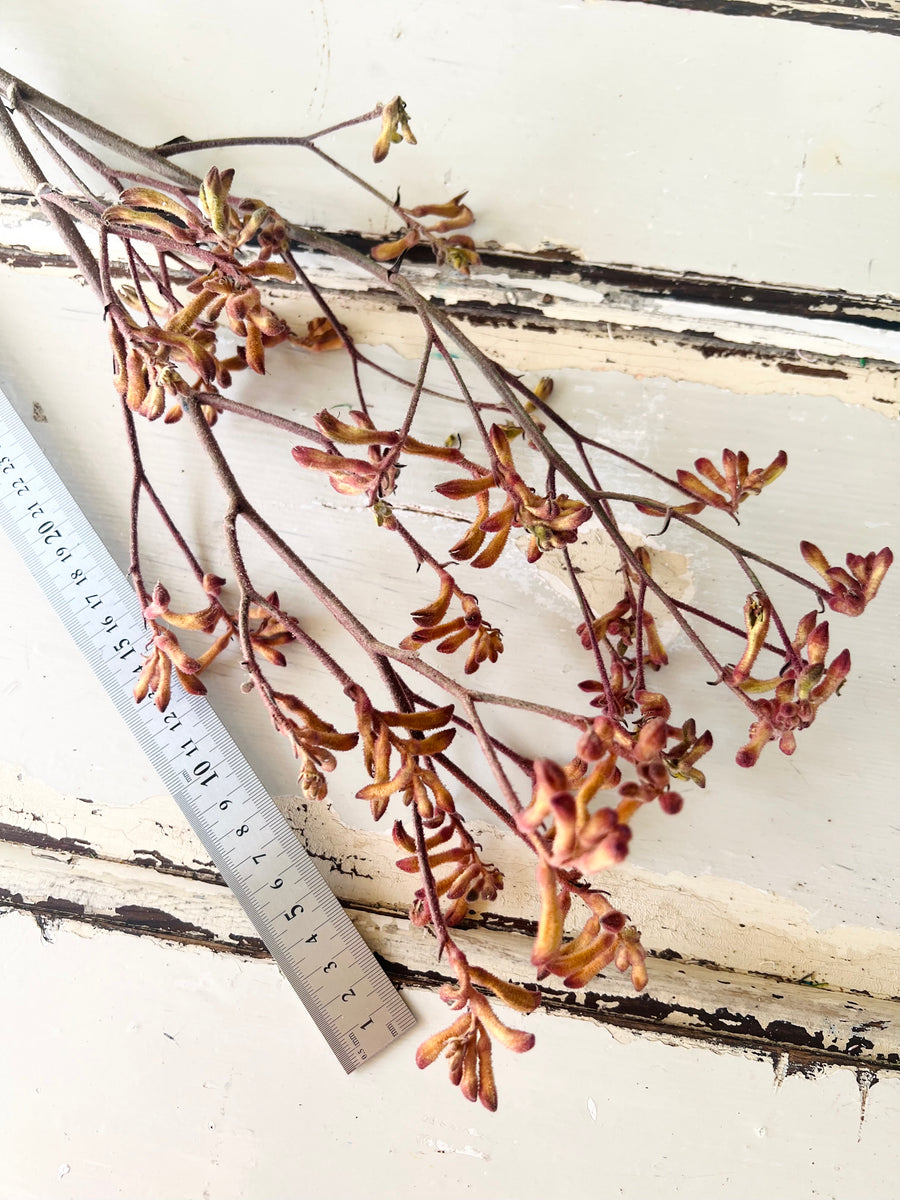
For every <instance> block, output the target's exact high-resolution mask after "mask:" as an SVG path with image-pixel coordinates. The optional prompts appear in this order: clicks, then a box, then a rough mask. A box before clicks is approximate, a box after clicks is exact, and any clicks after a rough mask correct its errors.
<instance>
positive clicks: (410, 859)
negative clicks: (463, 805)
mask: <svg viewBox="0 0 900 1200" xmlns="http://www.w3.org/2000/svg"><path fill="white" fill-rule="evenodd" d="M443 816H444V814H442V818H443ZM392 832H393V838H394V842H395V844H396V845H397V846H398V847H399V848H400V849H401V850H406V851H407V857H405V858H401V859H398V861H397V866H398V867H399V869H400V870H401V871H406V872H408V873H409V874H413V875H414V874H416V873H419V872H421V871H422V868H423V863H422V861H421V860H420V858H419V855H418V852H417V847H416V843H415V841H414V840H413V838H412V837H411V836H410V834H409V833H407V831H406V829H405V828H404V827H403V822H402V821H395V822H394V828H393V831H392ZM454 835H456V837H457V838H458V845H456V846H448V845H447V843H448V842H449V841H450V840H451V839H452V838H453V837H454ZM425 859H426V861H427V865H428V869H429V870H430V871H431V872H432V873H433V872H434V871H437V870H442V869H443V868H444V867H449V868H450V870H449V872H448V873H447V874H446V875H444V876H443V877H442V878H437V876H435V880H434V885H435V886H434V891H435V895H436V896H437V897H438V898H439V899H440V898H444V899H446V900H447V901H449V905H448V907H447V908H445V909H443V918H444V921H445V923H446V924H447V925H448V926H449V927H450V928H452V927H453V926H454V925H459V924H460V923H461V922H462V921H464V920H465V919H466V917H467V916H468V912H469V905H470V904H475V903H476V902H478V901H479V900H484V901H491V900H496V899H497V894H498V892H499V891H500V890H501V889H502V887H503V875H502V874H501V872H500V871H498V870H497V868H496V867H495V866H494V865H493V864H492V863H486V862H484V861H483V860H482V858H481V856H480V855H479V853H478V846H477V844H476V843H475V841H474V840H473V839H472V838H471V837H470V836H469V834H468V833H467V832H466V829H465V826H464V825H463V824H462V822H461V821H460V820H459V818H458V817H457V816H456V814H455V813H453V814H450V815H448V819H445V820H443V824H442V825H440V826H439V828H438V831H437V833H433V834H431V835H430V837H428V838H426V839H425ZM410 919H411V920H412V922H413V924H414V925H427V924H429V923H430V921H431V916H430V914H429V912H428V903H427V895H426V892H425V888H424V887H422V888H419V890H418V891H417V892H416V894H415V898H414V899H413V903H412V906H411V908H410Z"/></svg>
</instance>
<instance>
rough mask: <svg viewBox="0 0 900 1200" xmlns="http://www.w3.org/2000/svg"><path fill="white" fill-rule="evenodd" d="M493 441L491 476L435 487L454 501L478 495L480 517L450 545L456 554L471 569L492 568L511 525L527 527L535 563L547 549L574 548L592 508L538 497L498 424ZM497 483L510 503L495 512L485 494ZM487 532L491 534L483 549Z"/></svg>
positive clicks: (560, 498) (529, 555)
mask: <svg viewBox="0 0 900 1200" xmlns="http://www.w3.org/2000/svg"><path fill="white" fill-rule="evenodd" d="M490 440H491V448H492V450H493V459H492V466H493V470H492V473H491V474H490V475H488V474H483V475H481V476H476V477H475V478H471V479H451V480H449V481H448V482H447V483H441V484H438V485H437V487H436V488H435V491H436V492H439V493H440V495H442V496H446V497H447V498H448V499H451V500H461V499H464V498H465V497H468V496H474V497H476V499H477V501H478V515H477V516H476V518H475V520H474V521H473V522H472V524H471V525H470V527H469V529H468V531H467V532H466V534H465V536H464V537H463V538H462V539H461V540H460V541H459V542H457V544H456V545H455V546H453V547H451V549H450V553H451V554H452V555H453V557H454V558H455V559H459V560H466V559H471V560H472V566H473V567H481V568H484V567H491V566H493V565H494V563H495V562H496V561H497V559H498V558H499V557H500V555H501V553H502V552H503V548H504V547H505V545H506V543H507V540H508V539H509V535H510V532H511V530H513V529H524V530H525V531H526V532H527V533H528V534H529V535H530V537H529V542H528V549H527V553H526V557H527V558H528V561H529V562H530V563H533V562H537V560H538V559H539V558H540V557H541V555H542V554H545V553H546V552H547V551H548V550H556V549H559V548H560V547H561V546H570V545H571V544H572V543H573V542H574V541H575V540H576V539H577V537H578V532H577V531H578V529H579V527H580V526H581V525H583V524H584V523H585V521H588V520H590V518H591V510H590V508H589V507H588V506H587V505H586V504H583V503H581V502H580V501H578V500H571V499H570V498H569V497H568V496H538V495H537V493H536V492H533V491H532V490H531V488H529V487H528V486H527V484H526V483H525V481H524V480H523V479H522V477H521V475H520V474H519V473H518V471H517V470H516V469H515V464H514V463H513V457H512V450H511V449H510V445H509V438H508V437H507V435H506V432H505V431H504V430H503V429H502V428H501V427H500V426H499V425H492V426H491V430H490ZM494 487H497V488H501V489H502V490H503V491H504V492H506V501H505V503H504V504H503V507H502V508H500V509H499V510H498V511H497V512H494V513H491V512H490V508H489V502H488V496H487V493H488V492H489V490H490V489H491V488H494ZM489 533H491V534H493V537H492V538H491V540H490V542H488V544H487V546H486V547H485V548H484V549H483V550H481V546H482V544H483V542H484V540H485V537H486V535H487V534H489ZM479 550H480V551H481V552H480V553H478V551H479ZM476 555H477V556H476Z"/></svg>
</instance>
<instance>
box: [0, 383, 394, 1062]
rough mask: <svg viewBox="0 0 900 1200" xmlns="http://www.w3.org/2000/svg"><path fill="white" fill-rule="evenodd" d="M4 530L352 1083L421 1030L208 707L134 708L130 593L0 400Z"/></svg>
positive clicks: (198, 700) (182, 701)
mask: <svg viewBox="0 0 900 1200" xmlns="http://www.w3.org/2000/svg"><path fill="white" fill-rule="evenodd" d="M0 525H2V526H3V528H4V529H5V530H6V532H7V534H8V535H9V537H10V540H11V541H12V543H13V545H14V546H15V547H16V549H17V550H18V551H19V553H20V555H21V556H22V558H23V560H24V561H25V563H26V565H27V566H28V567H29V569H30V570H31V573H32V574H33V575H34V577H35V579H36V581H37V583H38V584H39V586H40V587H41V589H42V591H43V592H44V594H45V595H46V596H47V599H48V600H49V601H50V603H51V605H52V606H53V608H54V610H55V612H56V614H57V616H58V617H59V618H60V619H61V620H62V622H63V624H64V625H65V626H66V628H67V629H68V630H69V633H70V634H71V635H72V637H73V638H74V640H75V642H76V644H77V645H78V648H79V649H80V650H81V652H82V654H83V655H84V657H85V658H86V659H87V660H88V662H89V663H90V665H91V667H92V668H93V670H94V673H95V674H96V675H97V677H98V679H99V680H100V682H101V684H102V685H103V687H104V689H105V690H106V692H107V694H108V695H109V697H110V699H111V700H112V702H113V704H114V705H115V706H116V708H117V709H118V711H119V714H120V715H121V716H122V718H123V719H124V721H125V722H126V724H127V725H128V727H129V728H130V729H131V732H132V733H133V734H134V736H135V738H136V739H137V741H138V743H139V744H140V746H141V748H142V749H143V751H144V753H145V754H146V755H147V757H148V758H149V759H150V762H151V763H152V765H153V767H154V768H155V770H156V772H157V774H158V775H159V777H160V779H161V780H162V782H163V784H164V785H165V787H166V788H167V790H168V791H169V792H170V794H171V795H172V796H173V797H174V798H175V800H177V802H178V804H179V806H180V807H181V809H182V811H183V812H184V815H185V816H186V817H187V819H188V821H189V822H190V824H191V826H192V828H193V829H194V832H195V833H196V834H197V836H198V837H199V838H200V841H201V842H202V843H203V845H204V847H205V849H206V851H207V853H208V854H209V856H210V858H211V859H212V861H213V862H214V863H215V865H216V867H217V868H218V870H219V872H220V874H221V875H222V877H223V878H224V880H225V882H226V883H227V884H228V886H229V887H230V888H231V890H232V891H233V892H234V894H235V896H236V897H237V898H238V900H239V901H240V903H241V905H242V906H243V908H244V910H245V911H246V913H247V915H248V917H249V918H250V920H251V921H252V922H253V924H254V926H255V927H256V929H257V931H258V933H259V935H260V937H261V938H262V940H263V942H265V944H266V946H267V948H268V950H269V952H270V953H271V955H272V957H273V958H274V959H275V961H276V962H277V963H278V965H279V967H280V968H281V970H282V972H283V973H284V975H285V976H286V977H287V980H288V982H289V983H290V984H291V986H292V987H293V989H294V991H295V992H296V993H297V995H298V996H299V997H300V999H301V1000H302V1001H303V1004H304V1005H305V1007H306V1009H307V1010H308V1012H309V1014H310V1016H311V1017H312V1019H313V1021H314V1022H315V1023H316V1025H317V1026H318V1028H319V1030H320V1032H321V1033H322V1035H323V1037H324V1038H325V1040H326V1042H327V1043H328V1045H329V1046H330V1047H331V1049H332V1051H333V1052H334V1054H335V1055H336V1057H337V1059H338V1061H339V1062H340V1063H341V1065H342V1066H343V1068H344V1070H345V1071H347V1072H350V1071H352V1070H354V1069H355V1068H356V1067H357V1066H359V1064H360V1063H363V1062H365V1061H366V1060H367V1059H369V1058H371V1057H372V1055H373V1054H376V1053H377V1052H378V1051H379V1050H381V1049H384V1048H385V1047H386V1046H388V1045H390V1044H391V1043H392V1042H393V1041H394V1040H395V1039H396V1038H398V1037H400V1035H401V1034H403V1033H405V1032H406V1031H407V1030H408V1029H410V1028H411V1027H412V1026H413V1025H414V1024H415V1017H414V1016H413V1015H412V1013H411V1012H410V1011H409V1009H408V1008H407V1006H406V1005H405V1004H404V1002H403V1001H402V1000H401V998H400V996H399V994H398V993H397V991H396V990H395V988H394V987H393V985H392V984H391V982H390V980H389V979H388V977H387V976H386V975H385V973H384V971H383V970H382V969H381V967H380V966H379V964H378V963H377V962H376V960H375V958H374V956H373V954H372V952H371V950H369V948H368V947H367V946H366V944H365V942H363V940H362V938H361V937H360V936H359V934H358V933H357V931H356V928H355V926H354V925H353V922H352V921H351V920H350V918H349V917H348V916H347V914H346V913H345V912H344V910H343V908H342V907H341V905H340V904H339V903H338V901H337V899H336V898H335V896H334V894H333V893H332V892H331V890H330V888H329V887H328V885H327V884H326V883H325V881H324V879H323V878H322V876H321V875H320V874H319V872H318V870H317V868H316V865H315V863H314V862H313V861H312V859H311V858H310V857H309V855H308V854H307V853H306V851H305V850H304V849H303V847H302V846H301V844H300V843H299V842H298V841H297V838H296V836H295V834H294V832H293V830H292V829H291V827H290V825H288V823H287V821H286V820H285V818H284V817H283V816H282V814H281V813H280V811H279V810H278V808H277V807H276V805H275V803H274V801H273V800H272V799H271V797H270V796H269V795H268V794H267V792H266V791H265V789H264V788H263V786H262V784H261V783H260V781H259V780H258V779H257V777H256V775H255V774H254V772H253V771H252V770H251V768H250V766H249V764H248V763H247V761H246V759H245V758H244V757H243V755H242V754H241V752H240V751H239V750H238V748H237V746H236V745H235V743H234V742H233V740H232V738H231V735H230V734H229V733H228V731H227V730H226V729H225V727H224V726H223V725H222V723H221V721H220V720H219V718H218V717H217V716H216V714H215V713H214V712H213V710H212V708H211V707H210V705H209V703H208V702H207V701H206V700H205V699H203V698H202V697H197V696H188V695H187V693H186V692H184V690H183V689H182V688H181V687H180V685H179V684H178V682H177V680H176V679H174V678H173V680H172V703H171V704H170V705H169V708H168V709H167V711H166V712H165V713H161V712H159V711H158V710H157V708H156V707H155V705H154V704H153V699H152V697H151V696H148V697H147V698H146V699H145V700H143V701H142V702H141V703H140V704H135V701H134V696H133V694H132V688H133V687H134V682H135V675H136V673H137V672H139V671H140V669H141V658H142V654H143V653H144V652H145V651H146V648H147V646H148V642H149V635H148V631H147V628H146V626H145V624H144V620H143V617H142V615H141V612H140V608H139V605H138V601H137V598H136V596H135V593H134V589H133V588H132V587H131V584H130V583H129V582H128V580H127V579H126V578H125V576H124V575H123V574H122V572H121V571H120V570H119V568H118V567H117V566H116V564H115V563H114V562H113V559H112V557H111V556H110V554H109V552H108V551H107V549H106V547H105V546H104V545H103V543H102V542H101V541H100V538H99V537H98V536H97V534H96V533H95V532H94V530H93V528H92V527H91V525H90V524H89V522H88V520H87V518H86V517H85V516H84V514H83V513H82V511H81V509H80V508H79V507H78V505H77V504H76V503H75V501H74V499H73V498H72V496H71V495H70V493H69V492H68V490H67V488H66V487H65V485H64V484H63V482H62V480H61V479H60V478H59V476H58V475H57V474H56V472H55V470H54V469H53V467H52V466H51V465H50V463H49V462H48V460H47V458H46V457H45V455H44V454H43V452H42V451H41V449H40V447H39V446H38V445H37V443H36V442H35V440H34V438H33V437H32V435H31V433H30V432H29V431H28V430H27V429H26V427H25V425H24V424H23V423H22V421H21V419H20V418H19V416H18V414H17V413H16V412H15V410H14V409H13V407H12V405H11V404H10V402H9V400H8V399H7V397H6V396H5V395H4V393H3V391H2V390H0Z"/></svg>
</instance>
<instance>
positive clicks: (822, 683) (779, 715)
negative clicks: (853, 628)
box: [732, 600, 850, 767]
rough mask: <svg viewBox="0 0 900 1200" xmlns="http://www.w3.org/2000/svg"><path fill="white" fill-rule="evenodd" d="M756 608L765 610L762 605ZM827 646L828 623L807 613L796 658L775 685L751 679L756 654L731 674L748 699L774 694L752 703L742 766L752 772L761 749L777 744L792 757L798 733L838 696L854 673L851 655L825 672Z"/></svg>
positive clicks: (740, 755) (846, 653) (846, 654)
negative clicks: (850, 674) (772, 743)
mask: <svg viewBox="0 0 900 1200" xmlns="http://www.w3.org/2000/svg"><path fill="white" fill-rule="evenodd" d="M755 603H756V604H757V605H758V606H759V607H762V606H761V605H759V601H758V600H756V601H755ZM748 604H749V601H748ZM763 624H765V625H766V626H767V625H768V619H767V618H766V619H765V620H764V621H763V620H762V619H760V620H759V621H758V622H757V626H756V628H759V627H760V626H761V625H763ZM828 643H829V629H828V622H827V621H822V622H817V613H816V612H815V611H813V612H809V613H807V614H806V616H804V617H801V619H800V623H799V625H798V626H797V633H796V635H795V636H794V639H793V642H792V643H791V649H792V651H793V655H792V656H791V658H790V659H789V661H788V663H787V665H786V666H785V668H784V669H783V670H782V672H781V674H780V675H777V676H776V677H775V678H773V679H754V678H753V677H752V676H751V675H750V674H749V667H750V666H752V661H753V658H755V654H754V655H752V657H750V656H748V655H747V654H745V656H744V659H742V663H745V664H746V662H747V660H748V657H749V665H745V666H744V668H743V669H740V671H739V668H735V669H734V671H732V679H733V680H735V681H737V682H739V684H740V687H741V690H742V691H744V692H746V693H747V694H748V695H755V694H758V693H763V692H768V691H771V692H772V693H773V695H772V697H771V698H769V697H765V698H763V699H760V700H754V701H753V702H752V708H753V710H754V712H755V714H756V720H755V721H754V722H753V723H752V724H751V726H750V733H749V740H748V742H747V743H746V745H744V746H742V747H741V748H740V750H738V752H737V757H736V761H737V764H738V766H741V767H752V766H754V764H755V763H756V761H757V759H758V758H759V756H760V753H761V752H762V750H763V748H764V747H765V746H766V745H767V744H768V743H769V742H772V741H775V739H776V738H777V739H778V748H779V749H780V750H781V752H782V754H793V753H794V750H795V749H796V747H797V733H798V732H799V731H800V730H801V729H808V728H809V726H810V725H811V724H812V723H813V721H814V720H815V718H816V713H817V712H818V710H819V708H820V706H821V705H822V704H824V703H825V701H826V700H828V699H829V697H831V696H833V695H835V694H836V693H837V692H838V691H839V690H840V687H841V684H842V683H843V682H844V680H845V679H846V678H847V676H848V674H849V673H850V652H849V650H842V651H841V652H840V654H838V655H837V656H836V657H835V658H833V659H832V660H831V662H830V663H829V664H828V665H827V666H826V663H825V659H826V656H827V654H828ZM739 667H740V664H739ZM737 672H739V673H738V674H736V673H737Z"/></svg>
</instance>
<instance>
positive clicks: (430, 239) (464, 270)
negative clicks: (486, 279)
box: [371, 192, 481, 275]
mask: <svg viewBox="0 0 900 1200" xmlns="http://www.w3.org/2000/svg"><path fill="white" fill-rule="evenodd" d="M465 195H466V193H465V192H461V193H460V194H459V195H458V196H454V197H453V199H452V200H448V201H447V202H446V203H444V204H419V205H417V206H416V207H415V208H401V207H400V206H399V205H398V206H397V211H398V212H399V213H400V215H401V216H402V217H403V218H404V219H405V220H406V222H407V225H408V228H407V230H406V232H405V233H404V234H403V235H402V237H399V238H395V239H393V240H392V241H389V242H382V243H381V244H380V245H378V246H374V247H373V248H372V251H371V254H372V257H373V258H374V259H375V260H376V262H392V261H393V260H395V259H399V258H401V257H402V256H403V255H404V254H406V253H407V251H409V250H411V249H412V248H413V246H418V245H419V243H420V242H424V243H427V244H428V246H430V248H431V250H432V251H433V253H434V256H435V259H436V260H437V262H438V263H439V264H440V263H449V265H450V266H451V267H454V268H455V269H456V270H457V271H459V272H460V273H461V274H463V275H468V274H469V272H470V268H471V267H476V266H479V265H480V263H481V259H480V258H479V256H478V252H477V250H476V249H475V243H474V241H473V240H472V239H471V238H470V237H469V235H468V234H466V233H453V232H452V230H455V229H465V228H466V226H468V225H472V224H473V223H474V221H475V214H474V213H473V212H472V210H471V208H469V206H468V205H467V204H463V198H464V197H465ZM423 217H440V220H439V221H438V222H437V224H435V225H423V224H422V221H421V219H422V218H423ZM448 234H449V236H444V235H448Z"/></svg>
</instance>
